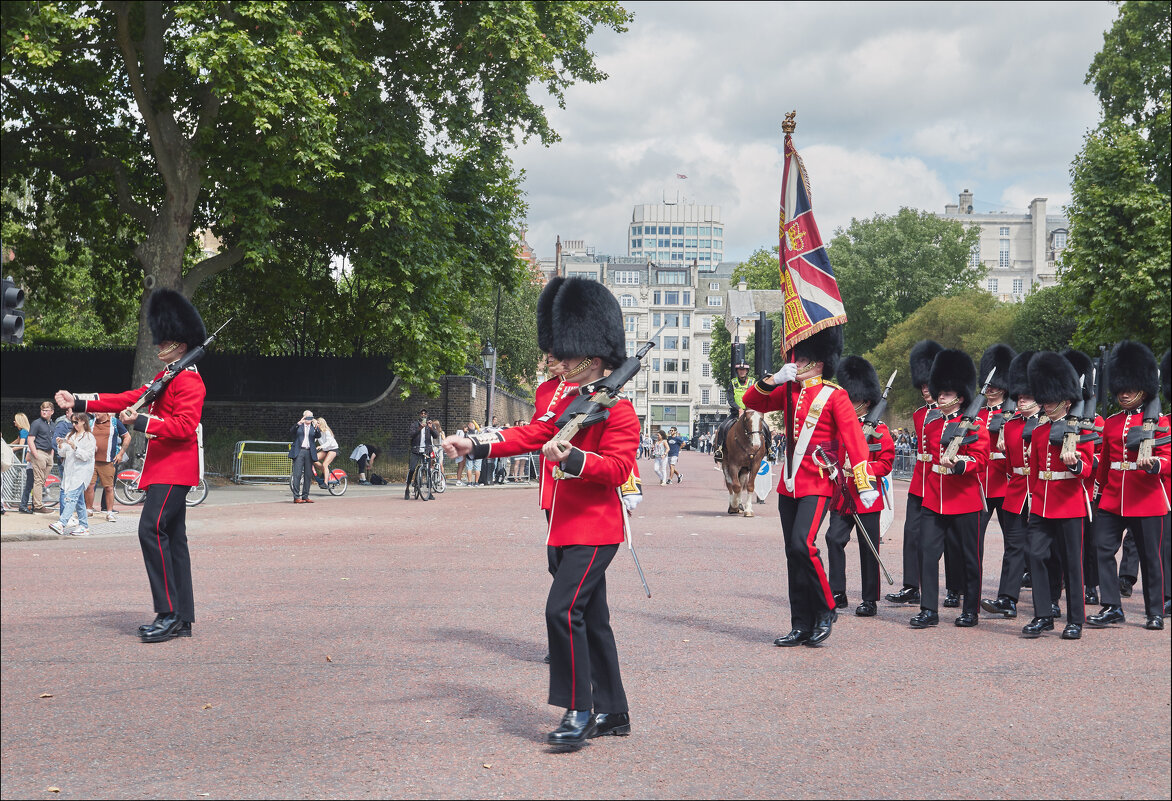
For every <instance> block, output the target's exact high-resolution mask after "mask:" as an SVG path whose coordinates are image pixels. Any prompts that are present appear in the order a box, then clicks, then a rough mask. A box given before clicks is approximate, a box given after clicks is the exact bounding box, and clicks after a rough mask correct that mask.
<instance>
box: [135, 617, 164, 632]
mask: <svg viewBox="0 0 1172 801" xmlns="http://www.w3.org/2000/svg"><path fill="white" fill-rule="evenodd" d="M166 616H167V613H166V612H159V614H157V615H155V619H154V620H152V621H151V622H150V623H143V624H142V625H141V626H139V627H138V636H140V637H141V636H142V635H144V634H146V633H147V631H148V630H149V629H153V628H154V627H155V626H157V625H159V622H160V621H161V620H162V619H163V618H165V617H166Z"/></svg>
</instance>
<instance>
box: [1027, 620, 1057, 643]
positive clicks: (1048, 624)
mask: <svg viewBox="0 0 1172 801" xmlns="http://www.w3.org/2000/svg"><path fill="white" fill-rule="evenodd" d="M1053 630H1054V618H1052V617H1035V618H1034V619H1033V620H1031V621H1030V622H1029V623H1026V624H1025V626H1023V627H1022V629H1021V636H1023V637H1025V638H1026V639H1027V640H1034V639H1037V638H1038V637H1041V636H1042V632H1043V631H1053Z"/></svg>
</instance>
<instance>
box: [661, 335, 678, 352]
mask: <svg viewBox="0 0 1172 801" xmlns="http://www.w3.org/2000/svg"><path fill="white" fill-rule="evenodd" d="M663 349H664V350H679V349H680V338H679V337H664V338H663Z"/></svg>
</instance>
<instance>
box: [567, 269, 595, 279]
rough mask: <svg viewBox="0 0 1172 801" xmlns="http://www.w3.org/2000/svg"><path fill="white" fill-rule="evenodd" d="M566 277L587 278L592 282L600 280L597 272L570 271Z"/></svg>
mask: <svg viewBox="0 0 1172 801" xmlns="http://www.w3.org/2000/svg"><path fill="white" fill-rule="evenodd" d="M566 275H567V276H568V277H570V278H587V279H589V280H591V281H597V280H598V273H596V272H583V271H582V270H570V271H568V272H567V273H566Z"/></svg>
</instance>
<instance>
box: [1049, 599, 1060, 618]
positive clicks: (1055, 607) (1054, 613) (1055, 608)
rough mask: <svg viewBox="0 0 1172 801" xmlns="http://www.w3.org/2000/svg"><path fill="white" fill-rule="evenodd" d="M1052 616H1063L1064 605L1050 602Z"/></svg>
mask: <svg viewBox="0 0 1172 801" xmlns="http://www.w3.org/2000/svg"><path fill="white" fill-rule="evenodd" d="M1050 616H1051V617H1054V618H1059V617H1062V607H1061V606H1059V605H1058V604H1057V603H1052V604H1050Z"/></svg>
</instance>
